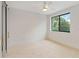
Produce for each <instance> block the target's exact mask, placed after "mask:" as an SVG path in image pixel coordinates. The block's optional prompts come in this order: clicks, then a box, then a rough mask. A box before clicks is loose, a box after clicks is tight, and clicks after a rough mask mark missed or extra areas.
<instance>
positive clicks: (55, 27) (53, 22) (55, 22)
mask: <svg viewBox="0 0 79 59" xmlns="http://www.w3.org/2000/svg"><path fill="white" fill-rule="evenodd" d="M51 30H52V31H59V16H55V17H52V18H51Z"/></svg>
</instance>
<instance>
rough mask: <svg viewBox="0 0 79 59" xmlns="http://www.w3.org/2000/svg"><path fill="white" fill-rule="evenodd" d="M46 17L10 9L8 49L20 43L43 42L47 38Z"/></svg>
mask: <svg viewBox="0 0 79 59" xmlns="http://www.w3.org/2000/svg"><path fill="white" fill-rule="evenodd" d="M46 20H47V19H46V16H45V15H41V14H37V13H33V12H29V11H24V10H20V9H15V8H9V9H8V31H9V39H8V47H9V46H12V45H14V44H18V43H27V41H31V42H35V41H38V40H43V39H45V37H46V31H47V27H46V23H47V21H46Z"/></svg>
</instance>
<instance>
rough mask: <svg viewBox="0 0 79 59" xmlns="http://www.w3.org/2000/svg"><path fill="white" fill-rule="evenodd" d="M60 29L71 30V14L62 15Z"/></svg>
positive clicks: (63, 30) (62, 30)
mask: <svg viewBox="0 0 79 59" xmlns="http://www.w3.org/2000/svg"><path fill="white" fill-rule="evenodd" d="M60 31H61V32H70V14H65V15H62V16H60Z"/></svg>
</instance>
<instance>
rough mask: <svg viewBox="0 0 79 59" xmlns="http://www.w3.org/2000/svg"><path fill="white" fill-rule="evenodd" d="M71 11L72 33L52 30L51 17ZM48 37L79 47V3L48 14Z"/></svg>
mask: <svg viewBox="0 0 79 59" xmlns="http://www.w3.org/2000/svg"><path fill="white" fill-rule="evenodd" d="M66 12H70V13H71V16H70V20H71V30H70V33H66V32H54V31H50V20H51V19H50V17H51V16H56V15H59V14H63V13H66ZM47 26H48V39H50V40H54V41H57V42H60V43H62V44H65V45H69V46H71V47H74V48H79V5H77V6H74V7H72V8H68V9H65V10H62V11H59V12H57V13H54V14H51V15H48V24H47Z"/></svg>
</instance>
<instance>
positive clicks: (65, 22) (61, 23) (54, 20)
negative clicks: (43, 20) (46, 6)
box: [51, 13, 70, 32]
mask: <svg viewBox="0 0 79 59" xmlns="http://www.w3.org/2000/svg"><path fill="white" fill-rule="evenodd" d="M51 30H52V31H60V32H70V13H68V14H63V15H59V16H54V17H51Z"/></svg>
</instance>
